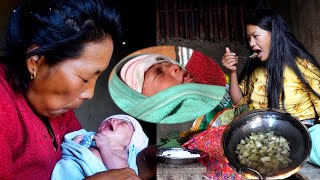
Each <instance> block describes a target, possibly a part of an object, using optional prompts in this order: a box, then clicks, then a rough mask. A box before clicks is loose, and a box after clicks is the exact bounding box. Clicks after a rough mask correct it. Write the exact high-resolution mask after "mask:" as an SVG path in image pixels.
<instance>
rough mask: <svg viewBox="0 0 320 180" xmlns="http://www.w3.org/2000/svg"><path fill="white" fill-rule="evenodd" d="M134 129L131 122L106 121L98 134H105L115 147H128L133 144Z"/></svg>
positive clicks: (120, 120)
mask: <svg viewBox="0 0 320 180" xmlns="http://www.w3.org/2000/svg"><path fill="white" fill-rule="evenodd" d="M133 132H134V127H133V125H132V123H131V122H129V121H126V120H122V119H113V118H111V119H109V120H107V121H104V122H103V123H102V124H101V125H100V127H99V129H98V132H97V133H101V134H104V135H105V136H106V137H107V138H108V139H109V141H110V144H113V145H122V146H127V145H129V143H130V142H131V138H132V134H133Z"/></svg>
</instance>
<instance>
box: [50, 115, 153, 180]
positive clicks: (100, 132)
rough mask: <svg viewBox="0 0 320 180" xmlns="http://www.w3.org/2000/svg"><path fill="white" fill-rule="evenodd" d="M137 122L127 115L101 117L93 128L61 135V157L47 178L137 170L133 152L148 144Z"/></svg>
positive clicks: (82, 176)
mask: <svg viewBox="0 0 320 180" xmlns="http://www.w3.org/2000/svg"><path fill="white" fill-rule="evenodd" d="M148 141H149V139H148V137H147V136H146V135H145V133H144V132H143V129H142V127H141V125H140V123H139V122H138V121H137V120H136V119H134V118H133V117H131V116H128V115H114V116H111V117H108V118H107V119H105V120H104V121H103V122H102V123H101V124H100V126H99V128H98V129H97V132H87V131H86V130H84V129H81V130H79V131H75V132H71V133H69V134H67V135H66V136H65V141H64V143H63V144H62V145H61V148H62V159H61V160H60V161H59V162H58V163H57V164H56V166H55V168H54V170H53V173H52V178H51V179H55V180H56V179H65V177H68V179H83V178H85V177H87V176H91V175H93V174H95V173H97V172H101V171H106V170H109V169H119V168H124V167H130V168H132V169H134V170H135V171H136V173H138V169H137V165H136V157H137V154H138V153H139V152H140V151H141V150H142V149H144V148H145V147H147V146H148Z"/></svg>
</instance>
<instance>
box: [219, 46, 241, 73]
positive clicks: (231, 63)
mask: <svg viewBox="0 0 320 180" xmlns="http://www.w3.org/2000/svg"><path fill="white" fill-rule="evenodd" d="M237 64H238V57H237V56H236V53H234V52H230V49H229V48H228V47H226V53H224V55H223V56H222V65H223V66H224V67H226V68H227V69H228V70H229V72H230V73H232V72H235V71H236V70H237V66H236V65H237Z"/></svg>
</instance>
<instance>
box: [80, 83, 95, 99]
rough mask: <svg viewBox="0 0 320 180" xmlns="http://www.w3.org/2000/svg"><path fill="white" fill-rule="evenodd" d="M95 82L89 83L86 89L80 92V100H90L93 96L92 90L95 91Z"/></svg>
mask: <svg viewBox="0 0 320 180" xmlns="http://www.w3.org/2000/svg"><path fill="white" fill-rule="evenodd" d="M95 85H96V81H94V82H89V84H87V86H86V89H85V90H84V91H82V93H81V95H80V98H82V99H92V98H93V95H94V89H95Z"/></svg>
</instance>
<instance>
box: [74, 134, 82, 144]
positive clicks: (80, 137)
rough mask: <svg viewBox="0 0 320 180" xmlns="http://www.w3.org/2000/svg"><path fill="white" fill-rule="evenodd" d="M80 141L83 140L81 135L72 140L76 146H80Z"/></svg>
mask: <svg viewBox="0 0 320 180" xmlns="http://www.w3.org/2000/svg"><path fill="white" fill-rule="evenodd" d="M82 139H83V134H81V135H77V136H75V137H74V138H73V139H72V141H74V142H76V143H77V144H80V142H81V141H82Z"/></svg>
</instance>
